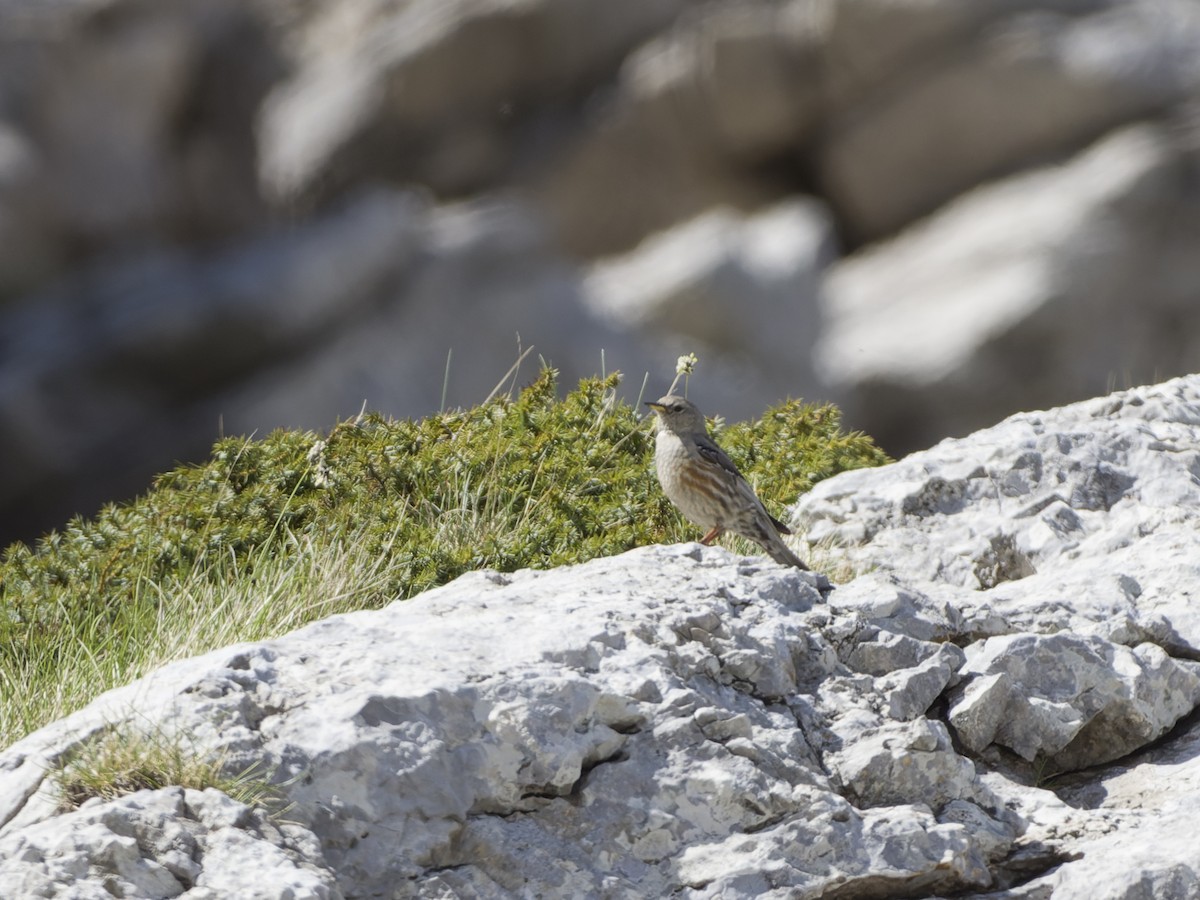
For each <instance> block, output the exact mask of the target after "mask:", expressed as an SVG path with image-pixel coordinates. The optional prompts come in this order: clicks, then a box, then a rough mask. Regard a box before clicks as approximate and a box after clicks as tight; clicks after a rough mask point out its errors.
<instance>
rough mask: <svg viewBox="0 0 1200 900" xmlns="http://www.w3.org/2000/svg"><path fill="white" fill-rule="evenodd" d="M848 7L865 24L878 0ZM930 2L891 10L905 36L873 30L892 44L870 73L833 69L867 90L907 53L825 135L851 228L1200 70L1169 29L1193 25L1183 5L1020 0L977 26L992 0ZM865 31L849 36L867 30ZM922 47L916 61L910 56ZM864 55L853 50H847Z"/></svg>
mask: <svg viewBox="0 0 1200 900" xmlns="http://www.w3.org/2000/svg"><path fill="white" fill-rule="evenodd" d="M848 6H849V10H848V11H847V12H845V13H844V15H846V16H847V17H855V15H856V13H857V14H858V16H859V18H858V20H857V21H858V22H861V21H862V20H866V21H867V23H868V24H870V19H869V17H868V16H866V15H863V13H862V10H863V8H864V7H865V8H867V9H871V8H872V7H874V8H875V9H877V8H878V6H879V5H878V4H866V3H851V4H848ZM928 6H929V9H928V10H926V11H923V12H922V13H919V14H918V15H916V16H912V17H909V16H907V15H906V16H904V17H903V18H901V17H898V16H897V17H895V19H894V20H893V21H894V22H895V24H896V26H897V27H898V30H899V31H900V34H901V35H902V36H903V37H902V38H901V39H900V40H890V38H891V37H892V35H891V34H889V35H888V38H889V40H887V41H886V42H885V41H882V40H880V39H878V38H876V40H875V42H874V45H875V46H879V45H880V44H883V43H886V44H888V45H890V46H887V48H886V50H885V51H884V53H883V54H882V57H881V59H877V60H871V61H869V62H868V63H867V64H866V66H865V68H866V69H867V73H866V74H864V75H859V74H857V73H855V75H857V77H855V76H850V77H847V78H843V79H842V80H841V81H840V82H835V85H839V84H845V83H847V82H850V83H853V82H857V85H858V89H859V90H862V85H864V84H870V83H872V82H876V81H877V80H878V79H879V78H880V74H881V73H880V70H881V69H882V68H883V67H884V66H886V65H888V64H889V63H890V64H891V65H893V66H894V65H896V63H897V62H899V61H900V60H904V61H905V62H907V63H908V64H907V65H905V66H902V67H898V68H900V71H901V72H903V73H904V74H903V80H902V81H901V83H900V84H899V85H897V84H896V83H895V81H894V80H893V81H889V82H887V83H886V84H884V85H881V86H880V89H878V90H877V91H876V92H875V93H873V94H872V95H870V96H868V97H865V98H863V97H860V102H859V103H857V104H855V105H854V106H853V107H852V109H853V114H852V115H847V116H845V117H844V119H842V120H841V121H839V120H838V118H837V117H835V118H834V123H833V125H832V127H831V128H830V129H829V131H828V137H827V138H826V139H825V140H824V141H822V143H821V148H820V154H821V170H822V178H823V186H824V190H825V193H826V194H827V195H828V196H829V197H830V198H831V200H832V202H833V205H834V207H835V208H836V209H837V210H838V212H839V213H840V215H841V216H842V218H843V220H844V221H846V222H847V223H848V225H849V227H850V229H851V231H852V232H853V233H854V234H855V235H856V236H857V237H858V238H859V239H860V240H861V239H867V240H870V239H874V238H878V237H881V236H883V235H887V234H890V233H893V232H895V231H896V230H898V229H899V228H900V227H902V226H904V225H906V224H908V223H910V222H912V221H913V220H915V219H917V218H919V217H921V216H922V215H924V214H926V213H928V212H930V211H931V210H933V209H935V208H936V207H938V206H939V205H941V204H942V203H943V202H945V201H946V200H948V199H950V198H951V197H953V196H955V195H956V194H959V193H960V192H962V191H964V190H966V189H968V188H969V187H971V186H973V185H975V184H977V183H979V182H980V181H983V180H986V179H988V178H991V177H994V176H996V175H1000V174H1007V173H1009V172H1011V171H1013V170H1014V169H1015V168H1017V167H1018V166H1020V165H1027V164H1029V163H1030V162H1034V161H1037V160H1040V159H1044V158H1045V157H1046V156H1048V155H1052V154H1056V153H1062V152H1064V151H1071V150H1074V149H1077V148H1078V147H1080V146H1082V145H1083V144H1085V143H1086V142H1088V141H1090V140H1093V139H1094V138H1096V137H1098V136H1100V135H1101V134H1103V133H1104V132H1105V131H1106V130H1107V129H1109V128H1112V127H1113V126H1115V125H1117V124H1119V123H1122V122H1126V121H1129V120H1131V119H1136V118H1139V117H1142V116H1145V115H1147V114H1150V113H1153V112H1157V111H1158V110H1160V109H1162V108H1164V107H1166V106H1168V105H1169V104H1171V103H1173V102H1176V101H1179V100H1181V99H1182V98H1183V97H1185V96H1186V95H1187V93H1188V91H1189V90H1195V87H1196V84H1197V82H1198V80H1200V67H1197V66H1196V65H1195V63H1194V59H1189V58H1188V56H1187V54H1186V52H1184V51H1183V50H1182V45H1181V43H1180V36H1181V35H1180V32H1179V30H1178V29H1179V28H1180V27H1188V26H1190V27H1191V29H1193V34H1196V33H1200V20H1198V19H1196V18H1195V17H1194V16H1188V15H1187V14H1186V12H1185V10H1184V9H1183V7H1182V6H1180V7H1178V15H1171V14H1169V13H1166V12H1165V11H1163V10H1153V11H1152V10H1149V9H1148V8H1146V7H1144V6H1141V5H1138V4H1130V3H1120V4H1109V3H1101V2H1090V3H1089V2H1085V3H1072V4H1054V3H1050V4H1044V5H1040V6H1041V9H1040V10H1039V11H1038V12H1036V13H1034V12H1028V13H1026V14H1024V15H1022V13H1023V12H1025V10H1023V9H1022V7H1024V8H1025V9H1029V8H1030V7H1032V4H1024V3H1022V4H1018V5H1017V9H1015V10H1014V9H1012V8H1011V5H1005V9H1004V13H1005V15H1004V17H1003V18H999V17H997V19H998V20H997V21H993V22H991V23H990V24H989V27H987V28H978V26H979V25H980V24H982V23H983V21H984V20H985V19H987V18H990V17H993V16H996V13H997V12H999V11H1000V10H999V9H998V5H997V4H992V3H984V4H978V5H974V4H973V5H972V7H973V8H972V9H971V10H970V11H960V10H953V11H951V10H950V9H948V7H951V6H953V4H946V3H934V4H929V5H928ZM1056 7H1057V8H1056ZM1064 7H1065V8H1064ZM1060 10H1061V12H1060ZM906 12H907V10H906ZM1063 12H1065V13H1067V14H1066V15H1063V14H1062V13H1063ZM1074 13H1091V15H1078V16H1075V15H1072V14H1074ZM893 15H894V14H893ZM876 19H877V21H879V22H882V21H885V17H883V16H877V17H876ZM856 23H857V22H856ZM847 30H849V29H847ZM863 31H864V32H866V33H865V34H864V33H858V34H854V39H855V41H856V42H866V41H867V40H868V39H869V38H868V37H867V35H868V34H869V32H868V31H866V29H864V30H863ZM935 36H936V40H935V39H934V38H935ZM839 51H841V54H842V58H843V60H844V59H845V58H846V57H847V56H849V54H848V53H846V51H845V50H843V49H842V48H841V47H840V46H839V42H838V41H837V39H836V37H835V38H834V39H833V40H831V42H830V52H831V53H833V54H835V58H836V56H837V54H838V53H839ZM918 51H919V52H920V54H921V56H920V60H919V64H918V62H917V60H916V59H913V58H912V57H911V56H910V54H916V53H917V52H918ZM864 56H866V54H865V53H863V52H862V51H861V50H859V52H858V53H856V54H854V56H853V57H852V58H853V59H855V60H861V59H863V58H864ZM889 57H890V59H889ZM845 68H848V66H846V65H845V63H844V62H843V65H842V67H841V70H844V69H845ZM872 70H874V72H873V71H872ZM835 71H839V70H835ZM893 78H895V76H894V75H893ZM835 90H843V91H845V90H853V88H846V87H837V86H835ZM1032 97H1036V98H1037V101H1036V102H1030V101H1031V98H1032ZM984 98H986V102H981V101H982V100H983V99H984Z"/></svg>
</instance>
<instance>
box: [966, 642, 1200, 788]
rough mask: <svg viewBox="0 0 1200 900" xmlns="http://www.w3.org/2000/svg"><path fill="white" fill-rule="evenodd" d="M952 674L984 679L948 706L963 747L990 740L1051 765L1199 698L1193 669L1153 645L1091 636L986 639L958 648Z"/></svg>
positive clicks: (1175, 713) (1154, 727)
mask: <svg viewBox="0 0 1200 900" xmlns="http://www.w3.org/2000/svg"><path fill="white" fill-rule="evenodd" d="M959 674H960V676H961V677H964V678H968V679H970V678H972V677H981V678H982V679H983V683H982V684H981V686H980V687H979V688H978V689H977V690H974V691H970V694H969V696H966V697H964V698H963V700H962V701H960V702H958V703H952V705H951V706H950V712H949V718H950V722H951V724H952V725H954V727H955V729H956V730H957V731H958V733H959V735H960V736H961V738H962V740H963V742H964V743H965V744H966V745H967V746H968V747H970V748H972V749H973V750H976V751H977V752H978V751H979V750H981V749H982V748H984V747H986V746H987V745H988V744H990V743H993V742H994V743H997V744H1001V745H1003V746H1005V747H1008V748H1009V749H1011V750H1013V751H1015V752H1016V753H1017V754H1019V755H1020V756H1022V757H1024V758H1025V759H1027V760H1034V759H1035V758H1038V757H1041V758H1044V759H1045V760H1047V761H1048V762H1049V763H1050V764H1051V765H1052V766H1054V767H1055V768H1056V769H1059V770H1071V769H1079V768H1084V767H1087V766H1092V765H1097V764H1099V763H1105V762H1109V761H1111V760H1114V759H1119V758H1120V757H1122V756H1124V755H1126V754H1127V753H1129V752H1130V751H1132V750H1135V749H1137V748H1138V747H1142V746H1144V745H1146V744H1148V743H1149V742H1151V741H1153V740H1154V739H1155V738H1157V737H1159V736H1160V735H1162V734H1164V733H1165V732H1166V731H1168V730H1169V729H1170V728H1171V727H1172V726H1173V725H1174V724H1175V723H1176V722H1177V721H1178V720H1179V718H1180V717H1181V716H1184V715H1186V714H1187V713H1189V712H1191V711H1192V709H1193V708H1194V707H1195V706H1196V704H1197V702H1200V674H1198V673H1197V672H1195V671H1193V670H1192V669H1191V668H1189V667H1187V664H1180V663H1177V662H1175V661H1174V660H1172V659H1171V658H1170V657H1168V656H1167V654H1166V653H1165V652H1164V651H1163V650H1162V649H1161V648H1160V647H1157V646H1155V645H1154V644H1141V645H1139V646H1137V647H1135V648H1133V649H1132V650H1131V649H1129V648H1127V647H1121V646H1119V645H1116V644H1111V643H1109V642H1108V641H1105V640H1103V639H1101V638H1098V637H1078V636H1074V635H1064V634H1056V635H1049V636H1041V635H1029V634H1021V635H1011V636H1008V637H996V638H989V639H988V640H986V641H984V642H982V643H981V644H975V645H972V646H971V647H968V648H967V662H966V665H964V666H963V668H962V670H961V671H960V673H959ZM981 710H986V712H985V713H982V714H981ZM960 713H961V714H960ZM989 732H990V733H989Z"/></svg>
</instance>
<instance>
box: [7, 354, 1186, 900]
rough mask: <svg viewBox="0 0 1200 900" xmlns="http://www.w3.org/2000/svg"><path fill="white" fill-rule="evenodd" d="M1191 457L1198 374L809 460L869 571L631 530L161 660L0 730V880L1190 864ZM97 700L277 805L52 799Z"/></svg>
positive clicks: (228, 886) (567, 885)
mask: <svg viewBox="0 0 1200 900" xmlns="http://www.w3.org/2000/svg"><path fill="white" fill-rule="evenodd" d="M1197 472H1200V376H1197V377H1193V378H1187V379H1178V380H1175V381H1172V382H1167V383H1165V384H1162V385H1157V386H1154V387H1148V388H1139V389H1136V390H1132V391H1128V392H1124V393H1121V394H1116V395H1113V396H1111V397H1107V398H1102V399H1100V400H1095V401H1089V402H1087V403H1082V404H1076V405H1074V406H1071V407H1066V408H1063V409H1059V410H1054V411H1050V412H1043V413H1027V414H1023V415H1021V416H1016V417H1014V418H1012V419H1010V420H1008V421H1006V422H1004V423H1001V424H1000V425H998V426H996V427H995V428H992V429H989V430H988V431H985V432H981V433H979V434H977V435H974V436H972V437H971V438H967V439H963V440H958V441H947V442H944V443H943V444H941V445H939V446H938V447H935V448H933V449H932V450H930V451H927V452H925V453H922V454H917V455H915V456H913V457H910V458H908V459H906V460H902V461H901V462H898V463H895V464H893V465H891V466H888V467H885V468H882V469H877V470H870V471H856V472H851V473H846V474H844V475H841V476H838V477H837V478H834V479H830V480H829V481H826V482H823V483H821V484H819V485H818V486H817V487H816V488H815V489H814V490H813V491H812V492H811V493H810V494H809V495H808V496H806V497H804V498H803V499H802V500H801V501H800V503H799V504H798V505H797V507H796V509H795V510H794V513H795V515H794V517H793V519H794V524H795V525H797V526H804V527H805V528H806V530H807V538H808V539H809V540H810V541H813V542H819V543H820V544H821V547H820V550H819V553H820V554H826V557H825V558H828V557H829V556H836V555H838V554H841V555H842V556H843V557H844V560H843V562H844V563H846V564H849V565H850V566H852V567H854V568H856V569H858V570H859V571H862V572H864V574H862V575H861V576H859V577H858V578H854V579H853V580H851V581H850V582H849V583H847V584H845V585H842V586H839V587H837V588H836V589H834V590H832V592H830V591H829V589H828V587H827V586H826V584H825V582H824V580H823V579H822V578H821V577H820V576H818V575H817V574H815V573H809V572H801V571H797V570H791V569H783V568H780V567H778V566H776V565H774V564H771V563H769V562H766V561H764V560H761V559H751V558H741V557H736V556H733V555H731V554H729V553H728V552H726V551H724V550H722V549H719V548H704V547H701V546H699V545H696V544H685V545H679V546H674V547H647V548H642V549H640V550H635V551H631V552H629V553H626V554H623V555H621V556H619V557H614V558H611V559H602V560H595V561H593V562H591V563H588V564H585V565H582V566H577V567H572V568H566V569H560V570H552V571H540V572H537V571H523V572H517V573H513V574H504V575H502V574H498V573H494V572H479V573H474V574H472V575H468V576H466V577H463V578H461V579H459V580H457V581H455V582H454V583H452V584H450V585H446V586H445V587H442V588H439V589H437V590H432V591H429V592H427V593H426V594H424V595H422V596H420V597H418V598H415V599H413V600H411V601H408V602H405V603H397V604H394V605H392V606H391V607H388V608H386V609H383V610H379V611H374V612H361V613H354V614H350V615H343V616H337V617H334V618H331V619H327V620H325V621H323V622H319V623H316V624H314V625H311V626H309V627H307V628H304V629H301V630H299V631H297V632H295V633H292V634H290V635H287V636H284V637H282V638H279V639H278V640H274V641H268V642H262V643H257V644H246V645H241V646H237V647H230V648H225V649H223V650H220V651H217V652H214V653H211V654H208V655H206V656H202V657H198V658H196V659H191V660H185V661H182V662H179V663H176V664H173V665H171V666H167V667H165V668H163V669H161V670H159V671H157V672H155V673H152V674H151V675H150V676H148V677H147V678H146V679H143V680H142V681H140V682H137V683H135V684H133V685H129V686H127V687H125V688H122V689H119V690H117V691H113V692H111V693H109V694H106V695H104V696H103V697H101V698H99V699H98V700H97V701H96V702H95V703H93V704H92V705H91V706H90V707H88V708H87V709H84V710H82V711H80V712H79V713H77V714H75V715H74V716H71V717H69V718H67V719H65V720H63V721H61V722H58V723H55V724H53V725H50V726H48V727H47V728H45V729H43V730H41V731H39V732H37V733H35V734H33V735H30V736H29V737H27V738H26V739H25V740H23V741H21V742H19V743H18V744H16V745H14V746H13V747H10V748H9V749H8V750H7V751H5V752H4V753H3V754H0V896H2V895H5V894H4V889H5V888H10V886H11V890H12V891H18V892H19V891H23V890H30V891H32V890H36V891H38V892H40V893H41V894H43V895H45V896H51V897H53V896H62V897H67V896H78V897H91V896H102V894H100V891H101V890H105V889H106V888H105V887H104V885H105V884H106V879H108V882H107V883H111V884H113V885H117V886H118V887H119V888H120V890H122V891H126V892H127V893H137V892H139V891H140V892H142V894H144V895H146V896H159V895H162V896H167V895H170V893H171V892H172V891H176V893H177V894H178V893H180V892H182V891H185V890H186V891H187V892H188V893H187V894H186V896H195V897H198V898H205V900H207V898H209V897H218V896H260V895H256V894H254V893H252V892H248V891H249V889H248V888H246V889H243V888H242V887H240V886H239V885H238V884H237V883H236V882H235V881H221V880H219V879H220V878H222V877H226V876H223V875H221V874H220V873H227V877H228V878H229V879H234V878H236V877H240V876H238V873H244V872H248V871H253V870H263V871H270V872H272V873H278V875H277V876H276V875H275V874H272V876H271V878H272V879H274V880H273V881H272V883H278V884H281V885H285V886H288V885H296V887H295V889H294V891H293V895H294V896H311V897H322V896H328V897H337V896H364V895H365V896H369V895H372V894H382V895H384V896H392V897H424V896H480V897H485V896H486V897H492V896H520V895H524V894H528V893H531V892H534V893H541V894H543V895H546V896H595V895H643V896H644V895H654V896H665V895H671V894H678V895H680V896H693V897H725V898H729V897H732V898H749V897H779V898H783V897H789V898H793V897H801V898H808V897H811V898H817V897H821V896H830V895H838V896H945V895H947V894H956V895H963V896H969V895H970V892H972V891H974V892H989V893H988V894H987V896H992V897H996V898H999V897H1007V898H1013V900H1016V898H1018V897H1023V898H1033V897H1049V896H1050V894H1051V892H1053V893H1054V895H1055V897H1057V896H1058V895H1059V893H1061V894H1062V896H1068V897H1070V896H1079V895H1081V894H1082V891H1083V890H1085V886H1090V891H1091V896H1092V897H1094V898H1096V900H1108V898H1113V900H1133V898H1135V897H1138V896H1141V895H1139V894H1138V893H1137V891H1138V890H1139V885H1150V886H1152V888H1153V890H1155V891H1159V892H1160V893H1161V892H1166V895H1169V894H1170V892H1171V891H1176V892H1179V893H1181V895H1183V896H1186V895H1187V894H1188V893H1189V892H1190V891H1192V890H1193V885H1194V882H1195V876H1196V866H1195V864H1194V857H1195V854H1194V849H1193V848H1192V846H1191V844H1192V843H1194V842H1189V841H1187V840H1186V835H1187V834H1188V832H1187V830H1186V824H1185V823H1186V818H1185V817H1186V816H1187V815H1188V814H1189V810H1190V809H1193V808H1194V806H1195V804H1196V803H1197V802H1200V768H1198V767H1197V766H1196V765H1194V761H1195V759H1196V758H1197V753H1196V747H1197V742H1200V727H1198V726H1196V725H1195V723H1194V721H1193V719H1194V715H1189V714H1191V713H1192V710H1194V709H1195V708H1196V705H1197V702H1198V701H1200V672H1198V671H1197V669H1198V665H1197V664H1196V663H1194V662H1192V660H1193V659H1195V658H1197V657H1198V656H1200V619H1197V617H1196V615H1195V613H1194V612H1193V611H1192V610H1191V607H1190V603H1189V597H1190V596H1191V595H1192V594H1193V593H1194V592H1195V590H1196V589H1197V584H1198V583H1200V578H1198V577H1197V575H1198V573H1197V571H1196V564H1194V563H1192V562H1191V559H1192V557H1191V556H1190V555H1189V554H1190V551H1191V550H1192V549H1193V548H1195V546H1196V543H1197V538H1196V536H1195V534H1196V520H1197V517H1198V516H1200V503H1197V502H1196V501H1197V500H1200V487H1198V486H1197V478H1196V474H1195V473H1197ZM814 558H818V557H817V556H814ZM122 723H126V724H133V725H137V724H139V723H140V724H149V725H151V726H153V727H155V728H158V729H161V730H163V731H164V732H166V733H170V732H171V731H173V730H177V731H178V732H179V733H181V734H183V735H186V736H187V737H188V739H189V740H191V741H192V742H194V744H195V746H196V747H197V748H198V749H199V750H204V751H211V752H220V753H224V754H226V755H227V757H228V759H229V765H230V766H231V767H232V768H235V769H240V768H242V767H244V766H246V765H247V764H249V763H253V762H257V763H259V764H261V765H263V766H264V767H265V769H266V771H269V772H272V773H274V774H273V778H274V779H275V780H276V781H277V782H278V783H279V788H280V790H281V792H282V793H283V795H284V798H285V800H286V801H287V802H290V803H291V804H292V806H291V808H290V810H289V812H288V814H287V818H288V819H289V820H290V821H292V822H293V823H294V824H291V825H286V826H285V825H282V824H280V825H275V824H272V823H271V822H270V821H269V820H266V819H264V818H262V817H261V816H260V815H258V814H257V813H251V812H249V811H245V810H244V807H240V806H238V805H237V804H232V802H231V801H226V800H224V799H223V798H220V797H219V796H218V795H215V794H211V793H209V794H205V795H202V798H201V799H196V798H195V797H193V793H194V792H182V791H174V792H172V791H170V790H167V791H159V792H153V793H149V794H146V793H143V794H138V795H134V796H133V797H126V798H122V799H120V800H117V801H110V802H109V803H107V804H101V803H98V802H93V803H91V804H89V805H87V806H85V807H84V808H82V809H80V810H77V811H75V812H72V813H67V814H59V813H58V812H57V805H58V798H57V796H56V794H55V791H54V788H53V785H52V781H51V779H49V778H48V777H47V772H48V771H50V770H52V769H53V768H54V766H55V765H56V761H57V760H59V759H61V758H62V757H63V755H64V754H65V753H67V752H69V751H70V750H71V749H72V748H73V747H75V746H77V745H78V744H79V743H80V742H81V741H84V740H88V739H89V738H90V737H91V736H92V735H95V734H96V733H98V732H100V731H101V730H102V729H104V728H108V727H111V726H113V725H120V724H122ZM952 729H953V730H952ZM998 748H1005V750H1006V751H1011V752H1001V750H1000V749H998ZM1024 760H1032V761H1033V762H1032V763H1026V762H1024ZM1114 760H1116V764H1114ZM1089 767H1091V768H1089ZM1039 779H1040V781H1039ZM1035 782H1037V783H1035ZM147 810H152V812H147ZM148 822H149V823H150V824H147V823H148ZM139 835H140V836H139ZM156 835H158V836H156ZM131 836H132V837H131ZM189 848H196V849H195V850H193V849H189ZM181 853H182V855H181ZM185 857H186V858H185ZM189 860H190V862H189ZM189 879H190V881H189ZM288 890H291V888H288ZM206 891H207V892H208V893H205V892H206ZM156 892H157V893H156ZM339 892H340V893H339ZM18 895H19V894H18ZM261 896H276V895H274V894H271V895H261ZM279 896H284V894H282V893H281V894H279ZM1089 900H1091V898H1089Z"/></svg>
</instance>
